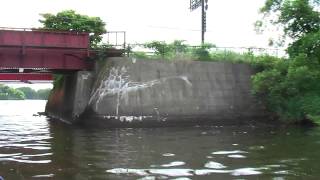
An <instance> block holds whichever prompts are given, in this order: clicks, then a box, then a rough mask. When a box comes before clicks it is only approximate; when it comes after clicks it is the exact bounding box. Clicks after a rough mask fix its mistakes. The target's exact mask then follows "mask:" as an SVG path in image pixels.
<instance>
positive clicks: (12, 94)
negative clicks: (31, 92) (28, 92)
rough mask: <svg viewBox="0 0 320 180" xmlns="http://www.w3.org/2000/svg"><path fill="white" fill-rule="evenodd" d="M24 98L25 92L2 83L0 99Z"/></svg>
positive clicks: (0, 85)
mask: <svg viewBox="0 0 320 180" xmlns="http://www.w3.org/2000/svg"><path fill="white" fill-rule="evenodd" d="M24 98H25V95H24V94H23V92H21V91H19V90H16V89H13V88H10V87H8V86H5V85H3V84H0V100H22V99H24Z"/></svg>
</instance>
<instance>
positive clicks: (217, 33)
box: [0, 0, 270, 87]
mask: <svg viewBox="0 0 320 180" xmlns="http://www.w3.org/2000/svg"><path fill="white" fill-rule="evenodd" d="M264 1H265V0H209V2H208V5H209V9H208V12H207V33H206V38H205V39H206V42H209V43H213V44H216V45H217V46H220V47H267V45H268V39H269V37H270V34H264V35H258V34H256V32H255V31H254V26H253V24H254V22H255V21H256V20H258V19H259V17H260V15H259V13H258V10H259V8H260V7H261V6H262V5H263V3H264ZM189 5H190V1H189V0H3V1H2V4H1V6H0V16H1V18H0V27H26V28H29V27H39V26H41V24H40V23H39V22H38V20H39V19H40V18H41V16H40V15H39V14H41V13H57V12H59V11H62V10H67V9H73V10H75V11H76V12H78V13H80V14H86V15H89V16H98V17H101V18H102V20H103V21H105V22H106V24H107V26H106V28H107V30H108V31H126V32H127V41H128V42H129V43H144V42H148V41H152V40H161V41H167V42H172V41H173V40H186V41H187V42H188V43H189V44H193V45H198V44H200V40H201V31H200V30H201V21H200V20H201V16H200V15H201V14H200V9H197V10H195V11H193V12H191V11H190V9H189ZM37 87H40V86H37Z"/></svg>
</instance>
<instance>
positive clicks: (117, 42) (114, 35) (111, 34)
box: [104, 31, 126, 49]
mask: <svg viewBox="0 0 320 180" xmlns="http://www.w3.org/2000/svg"><path fill="white" fill-rule="evenodd" d="M104 38H105V40H106V43H107V45H109V46H111V47H114V48H116V49H126V32H125V31H108V32H106V34H105V35H104Z"/></svg>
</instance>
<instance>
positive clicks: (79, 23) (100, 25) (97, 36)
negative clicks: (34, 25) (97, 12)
mask: <svg viewBox="0 0 320 180" xmlns="http://www.w3.org/2000/svg"><path fill="white" fill-rule="evenodd" d="M41 16H42V17H43V19H41V20H39V21H40V22H41V23H42V24H43V28H45V29H50V30H58V31H77V32H88V33H90V44H91V47H96V46H97V45H98V44H99V43H100V42H101V40H102V35H103V34H104V33H106V29H105V25H106V24H105V23H104V22H103V21H102V20H101V19H100V18H99V17H89V16H87V15H81V14H77V13H76V12H75V11H74V10H65V11H61V12H59V13H57V14H56V15H54V14H50V13H46V14H41Z"/></svg>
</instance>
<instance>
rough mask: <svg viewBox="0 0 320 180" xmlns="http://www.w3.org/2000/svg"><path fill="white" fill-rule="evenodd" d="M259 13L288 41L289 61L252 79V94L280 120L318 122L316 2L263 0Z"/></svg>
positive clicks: (319, 86)
mask: <svg viewBox="0 0 320 180" xmlns="http://www.w3.org/2000/svg"><path fill="white" fill-rule="evenodd" d="M261 12H262V13H264V14H265V15H267V16H270V17H272V19H273V21H272V22H273V24H275V25H280V26H282V27H283V30H284V35H285V36H286V37H289V38H291V39H292V42H291V43H290V44H289V46H288V48H287V52H288V54H289V59H287V60H284V61H279V62H274V63H273V64H272V66H271V67H269V68H266V69H265V70H264V71H262V72H260V73H258V74H256V75H255V76H254V77H253V86H254V92H255V93H256V94H257V95H258V97H260V98H262V99H263V100H264V101H265V102H266V103H267V105H268V107H269V109H270V110H272V111H273V112H275V113H276V114H277V115H278V116H279V117H280V119H283V120H285V121H289V122H300V121H303V120H312V121H313V122H316V123H320V84H319V82H320V13H319V0H267V1H266V3H265V6H264V7H263V8H262V9H261Z"/></svg>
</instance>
